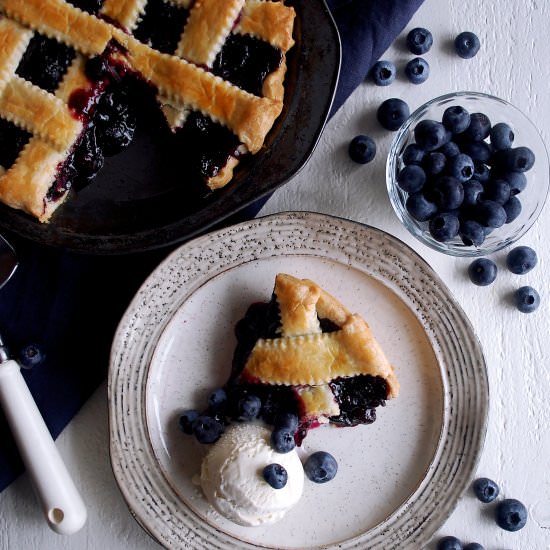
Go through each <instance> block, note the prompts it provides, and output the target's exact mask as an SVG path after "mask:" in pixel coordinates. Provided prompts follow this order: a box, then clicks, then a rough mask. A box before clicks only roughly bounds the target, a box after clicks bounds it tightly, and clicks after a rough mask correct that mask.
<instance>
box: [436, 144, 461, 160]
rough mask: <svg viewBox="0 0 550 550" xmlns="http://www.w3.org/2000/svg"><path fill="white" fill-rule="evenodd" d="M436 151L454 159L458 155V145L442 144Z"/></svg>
mask: <svg viewBox="0 0 550 550" xmlns="http://www.w3.org/2000/svg"><path fill="white" fill-rule="evenodd" d="M438 151H439V152H440V153H443V154H444V155H445V156H446V157H447V158H452V157H456V155H458V154H459V153H460V149H459V147H458V145H457V144H456V143H455V142H454V141H448V142H447V143H444V144H443V145H442V146H441V147H440V148H439V149H438Z"/></svg>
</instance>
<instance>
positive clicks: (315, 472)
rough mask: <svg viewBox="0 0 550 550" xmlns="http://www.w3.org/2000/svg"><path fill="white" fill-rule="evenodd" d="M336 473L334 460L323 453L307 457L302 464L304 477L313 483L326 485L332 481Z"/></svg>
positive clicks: (336, 468) (319, 452)
mask: <svg viewBox="0 0 550 550" xmlns="http://www.w3.org/2000/svg"><path fill="white" fill-rule="evenodd" d="M337 471H338V463H337V462H336V459H335V458H334V457H333V456H332V455H331V454H329V453H327V452H325V451H317V452H316V453H313V454H312V455H310V456H308V458H307V460H306V462H305V464H304V472H305V474H306V476H307V477H308V479H310V480H311V481H314V482H315V483H326V482H327V481H330V480H331V479H334V476H335V475H336V472H337Z"/></svg>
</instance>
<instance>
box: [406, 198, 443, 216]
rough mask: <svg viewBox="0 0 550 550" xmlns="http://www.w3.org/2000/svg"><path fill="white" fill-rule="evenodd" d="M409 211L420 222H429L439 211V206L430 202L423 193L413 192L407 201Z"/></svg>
mask: <svg viewBox="0 0 550 550" xmlns="http://www.w3.org/2000/svg"><path fill="white" fill-rule="evenodd" d="M405 208H406V209H407V212H408V213H409V214H410V215H411V216H412V217H413V218H414V219H415V220H418V221H419V222H427V221H428V220H429V219H430V218H433V216H435V214H436V213H437V206H436V205H435V204H434V203H433V202H430V201H429V200H428V199H427V198H426V197H425V196H424V195H423V194H422V193H413V194H412V195H409V196H408V197H407V200H406V202H405Z"/></svg>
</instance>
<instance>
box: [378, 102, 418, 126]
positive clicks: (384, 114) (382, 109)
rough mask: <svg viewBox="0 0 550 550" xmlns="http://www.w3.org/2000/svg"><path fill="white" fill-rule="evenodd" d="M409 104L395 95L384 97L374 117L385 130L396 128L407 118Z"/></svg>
mask: <svg viewBox="0 0 550 550" xmlns="http://www.w3.org/2000/svg"><path fill="white" fill-rule="evenodd" d="M409 115H410V110H409V106H408V105H407V104H406V103H405V102H404V101H403V100H402V99H398V98H396V97H392V98H390V99H386V101H384V102H383V103H382V104H381V105H380V106H379V107H378V110H377V112H376V117H377V119H378V122H379V123H380V125H381V126H382V127H383V128H385V129H386V130H390V131H392V132H393V131H395V130H397V129H398V128H399V127H400V126H401V124H403V122H405V120H407V118H409Z"/></svg>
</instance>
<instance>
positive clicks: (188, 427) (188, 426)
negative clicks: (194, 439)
mask: <svg viewBox="0 0 550 550" xmlns="http://www.w3.org/2000/svg"><path fill="white" fill-rule="evenodd" d="M199 415H200V413H199V411H196V410H194V409H190V410H188V411H184V412H183V413H182V414H181V415H180V417H179V422H178V425H179V427H180V430H181V431H182V432H183V433H185V434H188V435H191V434H192V433H193V422H195V420H197V418H198V417H199Z"/></svg>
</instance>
